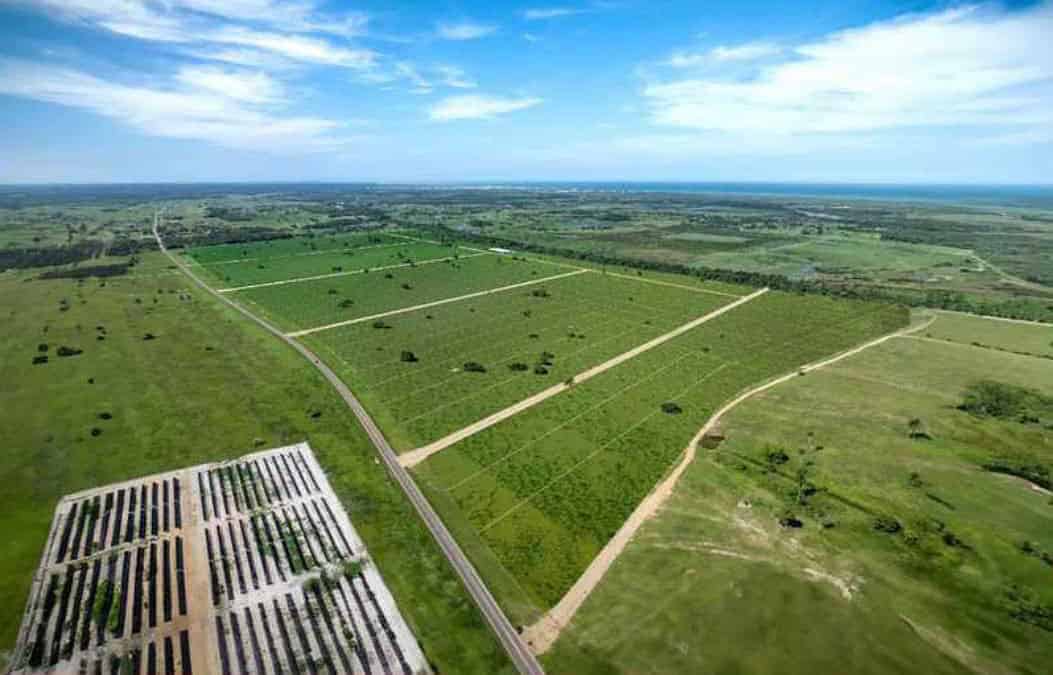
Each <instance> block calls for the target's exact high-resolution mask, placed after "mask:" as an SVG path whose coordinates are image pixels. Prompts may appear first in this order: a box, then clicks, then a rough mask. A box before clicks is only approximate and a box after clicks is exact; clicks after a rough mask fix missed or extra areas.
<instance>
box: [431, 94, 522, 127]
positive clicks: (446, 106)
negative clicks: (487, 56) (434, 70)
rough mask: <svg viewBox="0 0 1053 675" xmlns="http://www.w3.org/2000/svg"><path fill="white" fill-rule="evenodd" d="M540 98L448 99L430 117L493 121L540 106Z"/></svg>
mask: <svg viewBox="0 0 1053 675" xmlns="http://www.w3.org/2000/svg"><path fill="white" fill-rule="evenodd" d="M541 102H542V100H541V99H540V98H502V97H499V96H486V95H467V96H450V97H447V98H445V99H443V100H441V101H439V102H438V103H436V104H435V105H433V106H432V107H431V108H430V109H429V110H428V117H429V118H430V119H432V120H435V121H439V122H449V121H453V120H481V119H491V118H493V117H496V116H498V115H504V114H507V113H511V112H516V111H518V110H526V109H527V108H532V107H534V106H536V105H540V104H541Z"/></svg>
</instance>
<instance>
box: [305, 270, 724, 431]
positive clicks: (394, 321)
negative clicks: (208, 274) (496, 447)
mask: <svg viewBox="0 0 1053 675" xmlns="http://www.w3.org/2000/svg"><path fill="white" fill-rule="evenodd" d="M730 299H731V298H727V297H723V296H717V295H709V294H701V293H696V292H691V291H685V290H679V289H676V288H663V287H658V286H655V285H650V284H641V283H639V282H637V281H635V280H632V279H623V278H618V277H612V276H608V275H602V274H582V275H577V276H573V277H567V278H563V279H557V280H553V281H551V282H546V283H543V284H537V285H534V286H529V287H525V288H520V289H515V290H512V291H508V292H505V293H502V294H498V295H492V296H485V297H481V298H473V299H471V300H466V301H464V302H457V303H451V304H448V305H444V306H442V307H434V308H429V309H426V310H419V311H415V312H411V313H407V314H403V315H399V316H394V317H391V318H389V319H387V320H386V321H385V323H386V326H387V328H385V329H383V330H377V329H376V328H374V327H373V326H371V325H369V324H368V323H366V324H356V325H352V326H346V327H341V328H336V329H333V330H330V331H323V332H320V333H317V334H314V335H311V336H310V337H308V338H307V342H308V344H309V345H310V346H311V347H312V348H315V349H317V351H318V353H319V354H321V355H323V356H324V357H326V358H327V359H328V360H329V362H330V363H331V364H332V365H333V367H334V368H335V369H336V370H337V372H338V373H340V374H341V375H342V376H343V378H344V379H345V380H346V381H348V382H353V383H354V386H355V389H356V392H357V393H358V394H360V395H361V397H362V398H363V400H364V401H365V402H366V403H367V405H369V407H370V409H371V410H372V411H373V412H374V413H375V414H377V415H378V417H380V419H381V421H382V422H384V423H386V426H388V427H389V428H392V429H396V428H397V430H398V433H397V434H394V437H395V444H396V447H399V448H400V449H408V447H416V446H418V445H422V444H425V443H427V442H429V441H433V440H435V439H437V438H439V437H442V436H444V435H446V434H448V433H450V432H452V431H454V430H456V429H459V428H461V427H463V426H466V425H467V424H470V423H472V422H474V421H476V420H478V419H481V418H483V417H485V416H487V415H488V414H491V413H493V412H496V411H498V410H501V409H503V408H504V407H506V406H508V405H511V404H512V403H515V402H518V401H520V400H522V399H524V398H526V397H528V396H530V395H532V394H534V393H537V392H538V391H541V390H543V389H545V388H547V387H550V386H552V385H553V384H557V383H559V382H562V381H564V380H566V379H567V378H569V377H571V376H573V375H575V374H577V373H580V372H582V371H584V370H586V369H588V368H589V367H591V366H595V365H597V364H599V363H602V362H604V361H606V360H607V359H610V358H612V357H614V356H616V355H618V354H622V353H624V352H626V351H628V350H630V349H632V348H634V347H636V346H638V345H640V344H642V343H644V342H647V341H648V340H650V339H652V338H654V337H656V336H658V335H662V334H664V333H666V332H668V331H670V330H672V329H674V328H676V327H678V326H681V325H683V324H684V323H686V322H688V321H690V320H693V319H696V318H698V317H699V316H703V315H705V314H706V313H708V312H710V311H712V310H714V309H716V308H717V307H719V306H721V305H723V304H726V303H727V301H728V300H730ZM466 364H469V365H466Z"/></svg>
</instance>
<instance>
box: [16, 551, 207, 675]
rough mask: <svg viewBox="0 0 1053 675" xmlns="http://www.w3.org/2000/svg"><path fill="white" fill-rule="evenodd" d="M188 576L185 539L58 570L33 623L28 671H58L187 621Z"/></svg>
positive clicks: (49, 582)
mask: <svg viewBox="0 0 1053 675" xmlns="http://www.w3.org/2000/svg"><path fill="white" fill-rule="evenodd" d="M186 576H187V575H186V554H185V552H184V548H183V539H182V537H175V538H173V539H164V540H161V541H159V542H151V543H150V544H149V546H138V547H135V548H128V549H125V550H124V551H122V552H115V553H112V554H110V555H108V556H97V557H96V558H95V559H94V560H92V561H90V562H81V563H67V564H66V565H64V566H59V567H57V568H55V569H54V570H53V571H52V572H51V573H50V574H49V576H48V578H47V581H46V582H45V591H44V597H43V600H42V602H41V603H40V605H39V607H38V608H37V612H36V613H35V615H34V616H33V617H32V621H33V623H32V628H31V635H32V637H31V640H32V641H31V643H30V644H29V645H28V648H27V651H26V654H27V663H26V665H28V666H30V667H32V668H40V667H48V666H53V665H55V664H57V663H59V662H60V661H67V660H70V659H75V658H76V655H77V654H80V653H82V652H86V651H89V650H93V649H95V648H98V647H102V646H104V645H107V644H108V643H109V641H111V640H114V639H119V638H123V637H133V636H138V635H141V634H143V633H144V632H152V631H153V630H155V629H157V628H158V626H161V625H164V624H168V623H169V622H171V621H172V620H173V618H174V617H175V616H185V615H186V614H187V611H188V598H187V579H186Z"/></svg>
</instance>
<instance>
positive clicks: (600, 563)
mask: <svg viewBox="0 0 1053 675" xmlns="http://www.w3.org/2000/svg"><path fill="white" fill-rule="evenodd" d="M935 320H936V317H930V318H929V319H928V321H925V322H924V323H921V324H918V325H916V326H907V327H906V328H901V329H900V330H897V331H895V332H893V333H889V334H887V335H883V336H882V337H879V338H876V339H874V340H870V341H869V342H864V343H863V344H861V345H858V346H856V347H853V348H851V349H848V350H846V351H843V352H841V353H840V354H836V355H834V356H831V357H828V358H826V359H823V360H821V361H817V362H813V363H810V364H808V365H804V366H801V367H800V368H797V369H796V370H793V371H791V372H789V373H786V374H784V375H780V376H779V377H776V378H775V379H772V380H768V381H767V382H764V383H762V384H759V385H757V386H755V387H753V388H751V389H747V390H746V391H744V392H742V393H741V394H739V395H738V396H736V397H735V398H733V399H732V400H731V401H728V402H727V403H725V404H724V405H723V406H721V407H720V408H719V409H718V410H717V411H716V412H715V413H713V414H712V415H710V417H709V419H708V420H707V421H706V423H705V425H703V427H702V428H701V429H700V430H699V431H698V433H697V434H695V436H694V438H692V439H691V441H690V442H689V443H688V444H687V447H686V448H684V451H683V454H682V456H681V459H680V462H679V463H678V464H677V465H676V466H675V467H674V468H673V470H672V471H671V472H670V473H669V475H668V476H666V477H665V478H664V479H663V480H662V481H661V482H660V483H658V485H656V486H655V487H654V489H653V490H652V491H651V492H650V494H648V495H647V497H645V498H644V500H643V501H642V502H640V504H639V505H637V507H636V508H635V509H634V510H633V512H632V514H630V516H629V518H628V519H627V520H626V521H625V523H624V524H623V525H622V526H621V528H619V529H618V531H617V532H616V533H615V534H614V536H613V537H611V539H610V541H608V542H607V543H606V544H605V545H604V547H603V548H602V549H601V550H600V552H599V553H598V554H597V555H596V557H595V558H593V559H592V562H591V563H589V566H588V567H587V568H586V569H585V572H584V573H583V574H582V575H581V577H579V578H578V580H577V581H576V582H575V583H574V585H573V586H571V587H570V590H568V591H567V592H566V593H565V594H564V595H563V597H562V598H560V601H559V602H558V603H556V605H555V606H554V607H553V608H552V609H550V610H549V611H548V612H547V613H546V614H545V615H544V616H543V617H541V618H540V619H538V620H537V621H535V622H534V623H533V624H531V625H530V626H527V627H526V628H525V629H524V630H523V632H522V636H523V639H524V640H525V641H526V643H527V645H528V646H529V647H530V648H531V649H532V650H533V651H534V653H535V654H544V653H545V652H546V651H548V650H549V648H550V647H551V646H552V645H553V643H555V641H556V639H557V638H558V637H559V635H560V633H561V632H562V631H563V629H564V628H566V626H567V625H569V624H570V621H571V620H572V619H573V618H574V615H575V614H577V612H578V610H579V609H580V608H581V606H582V604H584V602H585V599H586V598H588V597H589V595H590V594H591V593H592V591H593V590H594V589H595V588H596V586H597V585H599V583H600V581H601V580H602V579H603V577H604V576H606V574H607V571H608V570H609V569H610V568H611V565H612V564H614V561H615V560H616V559H617V558H618V556H619V555H621V553H622V551H624V550H625V547H626V546H627V545H628V543H629V542H630V541H631V540H632V538H633V537H634V536H635V535H636V533H637V531H639V529H640V528H641V527H642V526H643V524H644V523H645V522H647V521H648V520H649V519H650V518H651V517H652V516H653V515H654V514H656V513H657V512H658V511H659V510H660V509H661V508H662V506H664V505H665V502H666V501H667V500H668V499H669V497H670V496H672V494H673V489H674V488H675V487H676V484H677V483H678V482H679V481H680V477H681V476H682V475H683V474H684V472H685V471H686V470H687V467H688V466H690V465H691V463H692V462H693V461H694V459H695V453H696V451H697V450H698V444H699V443H700V442H701V441H702V439H703V437H705V435H706V434H708V433H709V432H710V431H711V430H712V429H713V428H714V427H716V426H717V424H719V423H720V420H721V419H722V418H723V417H724V416H725V415H727V414H728V413H729V412H731V410H733V409H734V408H736V407H737V406H738V405H739V404H741V403H744V402H745V401H747V400H749V399H751V398H753V397H754V396H756V395H757V394H761V393H764V392H765V391H768V390H769V389H771V388H773V387H776V386H778V385H780V384H782V383H784V382H788V381H790V380H792V379H794V378H796V377H799V376H800V375H802V374H805V373H810V372H812V371H815V370H819V369H821V368H826V367H827V366H831V365H833V364H835V363H837V362H839V361H842V360H843V359H847V358H848V357H850V356H855V355H856V354H858V353H860V352H862V351H864V350H867V349H870V348H871V347H877V346H878V345H881V344H884V343H886V342H888V341H889V340H892V339H893V338H898V337H902V336H905V335H909V334H911V333H914V332H917V331H920V330H923V329H925V328H927V327H928V326H929V325H931V324H932V322H933V321H935Z"/></svg>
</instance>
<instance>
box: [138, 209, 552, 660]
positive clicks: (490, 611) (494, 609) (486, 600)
mask: <svg viewBox="0 0 1053 675" xmlns="http://www.w3.org/2000/svg"><path fill="white" fill-rule="evenodd" d="M160 221H161V214H160V212H158V213H156V214H154V226H153V232H154V238H155V239H156V240H157V245H158V247H159V248H160V249H161V252H162V253H164V254H165V255H166V256H168V258H169V260H171V261H172V262H173V263H175V265H176V266H177V267H179V269H180V270H182V272H183V273H184V274H186V275H187V276H188V277H189V278H190V279H191V281H193V282H194V283H195V284H196V285H197V286H199V287H200V288H202V289H203V290H205V291H206V292H208V293H209V294H211V295H212V296H213V297H215V298H217V299H219V300H220V301H221V302H223V303H225V304H227V305H228V306H230V307H232V308H233V309H235V310H237V311H238V312H240V313H241V314H242V315H244V316H245V317H247V318H249V319H251V320H252V321H254V322H255V323H256V324H257V325H259V326H261V327H263V328H264V329H266V330H267V331H268V332H269V333H271V334H272V335H274V336H275V337H277V338H279V339H281V340H282V341H283V342H285V343H286V344H287V345H289V346H290V347H292V348H293V349H295V350H296V351H298V352H299V353H300V354H301V355H302V356H303V357H304V358H306V359H307V360H308V361H310V362H311V363H312V364H313V365H314V367H315V368H317V369H318V370H319V372H321V373H322V375H323V376H325V379H326V380H328V381H329V384H331V385H332V386H333V388H334V389H336V391H337V392H338V393H339V394H340V397H341V398H343V399H344V402H345V403H347V407H348V408H350V409H351V412H353V413H354V414H355V417H357V418H358V421H359V423H360V424H361V425H362V428H364V429H365V431H366V434H367V435H368V436H369V440H370V441H372V442H373V445H374V447H376V450H377V454H379V455H380V458H381V459H382V460H383V461H384V465H385V466H386V467H387V469H388V472H389V473H390V474H391V475H392V477H393V478H394V479H395V482H396V483H398V485H399V487H400V488H402V491H403V492H404V493H405V494H406V496H407V497H408V498H409V500H410V502H411V503H412V504H413V507H414V508H415V509H417V513H418V514H419V515H420V517H421V518H422V519H423V520H424V523H425V525H427V526H428V530H429V531H430V532H431V534H432V536H433V537H435V541H436V542H438V544H439V548H440V549H442V552H443V554H444V555H445V556H446V559H447V560H449V561H450V564H451V565H453V568H454V570H456V572H457V575H458V576H459V577H460V578H461V581H462V582H463V583H464V586H465V588H467V589H468V593H469V594H470V595H471V596H472V600H474V601H475V604H476V606H477V607H478V608H479V611H480V612H481V613H482V615H483V618H484V619H486V622H487V623H488V624H489V625H490V628H491V630H493V632H494V634H495V635H496V636H497V639H498V640H499V641H500V642H501V646H502V647H504V649H505V651H506V652H507V653H508V657H509V658H510V659H511V660H512V663H513V664H515V667H516V669H517V670H518V671H519V672H520V673H522V674H523V675H544V672H545V671H544V670H543V669H542V668H541V664H540V663H538V660H537V659H536V658H535V657H534V654H533V652H531V651H530V649H529V648H527V646H526V644H525V643H524V642H523V641H522V640H521V639H520V637H519V634H518V633H516V630H515V628H513V627H512V624H511V623H509V621H508V617H506V616H505V613H504V612H503V611H502V610H501V607H500V606H499V605H498V604H497V601H496V600H495V599H494V596H493V595H491V593H490V590H489V589H488V588H487V587H486V584H484V583H483V580H482V579H481V578H480V577H479V574H478V573H477V572H476V571H475V567H473V566H472V563H471V562H469V561H468V558H467V556H465V555H464V551H462V550H461V547H460V546H458V545H457V542H456V541H455V540H454V538H453V535H451V534H450V531H449V530H447V529H446V526H445V525H444V524H443V522H442V520H441V519H440V518H439V514H437V513H436V512H435V510H434V509H433V508H432V507H431V504H430V503H428V500H427V499H425V497H424V494H423V493H422V492H421V491H420V488H418V487H417V484H416V483H415V482H414V481H413V478H412V477H410V475H409V473H408V472H407V471H406V470H405V469H404V468H403V467H402V465H401V464H399V461H398V456H397V455H396V454H395V451H394V449H392V447H391V445H390V444H389V443H388V441H387V439H386V438H384V434H382V433H381V432H380V429H379V428H378V427H377V425H376V423H375V422H373V419H372V418H371V417H370V416H369V413H367V412H366V409H365V408H363V407H362V404H361V403H359V402H358V399H357V398H355V395H354V394H352V393H351V390H350V389H349V388H348V387H347V385H346V384H344V382H343V380H341V379H340V378H339V377H338V376H337V375H336V373H335V372H333V370H332V369H331V368H330V367H329V366H327V365H326V364H325V363H324V362H323V361H322V360H321V359H320V358H318V357H317V356H316V355H315V354H314V352H312V351H311V350H310V349H308V348H307V347H305V346H304V345H302V344H301V343H300V342H298V341H297V340H295V339H293V338H291V337H288V336H286V335H285V334H284V333H283V332H282V331H280V330H278V328H277V327H275V326H273V325H272V324H271V323H269V322H268V321H266V320H264V319H262V318H260V317H258V316H256V315H255V314H253V313H252V312H250V311H249V310H248V309H246V308H244V307H242V306H241V305H239V304H238V303H236V302H234V301H233V300H231V299H230V298H228V297H226V296H224V295H223V294H221V293H218V292H217V291H215V290H214V289H213V288H212V287H211V286H209V285H208V284H206V283H205V282H204V281H202V280H201V279H200V278H199V277H198V276H197V275H196V274H194V272H193V271H192V270H191V269H190V268H189V267H188V266H187V265H186V264H184V263H183V261H182V260H180V259H179V257H178V256H176V255H174V254H173V253H172V252H170V251H169V250H168V248H167V247H165V244H164V241H163V240H162V239H161V233H160V232H159V231H158V227H159V225H160Z"/></svg>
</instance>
